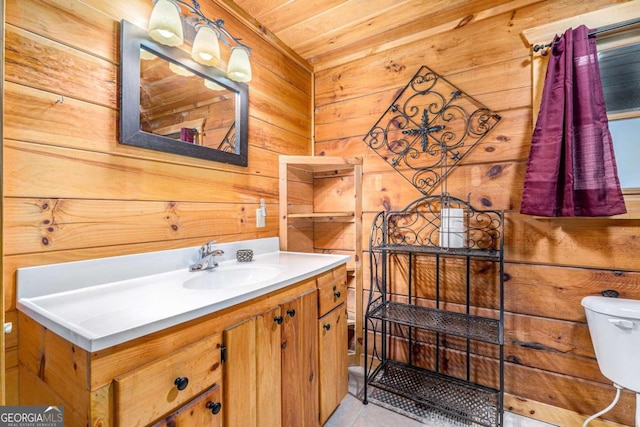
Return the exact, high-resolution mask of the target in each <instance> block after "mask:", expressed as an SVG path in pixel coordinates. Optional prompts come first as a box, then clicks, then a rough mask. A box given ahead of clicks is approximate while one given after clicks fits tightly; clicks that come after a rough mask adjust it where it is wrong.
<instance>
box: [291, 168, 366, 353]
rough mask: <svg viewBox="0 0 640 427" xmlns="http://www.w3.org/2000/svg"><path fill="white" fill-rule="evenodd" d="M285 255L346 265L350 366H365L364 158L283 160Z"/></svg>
mask: <svg viewBox="0 0 640 427" xmlns="http://www.w3.org/2000/svg"><path fill="white" fill-rule="evenodd" d="M279 174H280V250H283V251H295V252H315V253H339V254H345V255H349V256H350V257H351V260H350V261H349V262H347V276H348V283H347V307H346V308H347V322H346V324H347V327H348V341H349V354H348V364H349V365H350V366H362V364H363V362H362V342H363V337H362V331H363V300H362V243H361V239H360V236H361V235H362V158H360V157H333V156H280V172H279Z"/></svg>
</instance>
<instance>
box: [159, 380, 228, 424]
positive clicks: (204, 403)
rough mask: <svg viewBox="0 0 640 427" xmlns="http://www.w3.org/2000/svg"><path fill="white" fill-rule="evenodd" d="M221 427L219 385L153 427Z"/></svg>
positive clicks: (220, 392)
mask: <svg viewBox="0 0 640 427" xmlns="http://www.w3.org/2000/svg"><path fill="white" fill-rule="evenodd" d="M202 426H209V427H221V426H222V390H221V389H220V386H219V385H215V386H213V387H211V388H210V389H209V390H207V391H205V392H204V393H202V395H200V396H198V397H196V398H195V399H193V400H192V401H191V402H189V403H187V404H186V405H184V406H183V407H181V408H180V409H178V410H177V411H175V412H174V413H172V414H171V415H169V416H168V417H166V418H164V419H163V420H161V421H159V422H157V423H156V424H154V425H153V427H202Z"/></svg>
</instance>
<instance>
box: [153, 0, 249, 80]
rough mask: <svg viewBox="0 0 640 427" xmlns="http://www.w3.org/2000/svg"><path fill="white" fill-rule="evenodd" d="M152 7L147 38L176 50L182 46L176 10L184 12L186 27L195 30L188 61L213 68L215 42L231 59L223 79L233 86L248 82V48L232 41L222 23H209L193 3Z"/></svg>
mask: <svg viewBox="0 0 640 427" xmlns="http://www.w3.org/2000/svg"><path fill="white" fill-rule="evenodd" d="M153 3H154V6H153V11H152V12H151V18H150V19H149V37H151V38H152V39H153V40H155V41H157V42H158V43H161V44H164V45H166V46H180V45H181V44H182V43H183V42H184V36H183V29H182V19H181V15H180V7H181V6H184V7H185V8H187V9H188V10H189V11H190V12H191V15H189V16H186V17H185V20H186V22H187V23H189V24H191V25H193V26H194V27H195V28H196V31H197V32H196V36H195V38H194V40H193V48H192V49H191V57H192V58H193V60H194V61H196V62H198V63H200V64H202V65H206V66H216V65H218V64H219V63H220V45H219V44H218V39H220V40H222V42H223V43H224V44H225V45H227V46H230V47H231V57H230V58H229V64H228V66H227V77H229V78H230V79H231V80H234V81H237V82H249V81H251V63H250V62H249V55H250V54H251V48H250V47H249V46H247V45H245V44H244V43H242V42H240V39H238V38H236V37H234V36H233V35H231V33H229V31H227V29H226V28H224V21H223V20H222V19H216V20H211V19H209V18H207V17H206V16H205V15H204V13H203V12H202V11H201V10H200V4H198V2H197V0H191V4H189V3H187V2H186V1H182V0H153Z"/></svg>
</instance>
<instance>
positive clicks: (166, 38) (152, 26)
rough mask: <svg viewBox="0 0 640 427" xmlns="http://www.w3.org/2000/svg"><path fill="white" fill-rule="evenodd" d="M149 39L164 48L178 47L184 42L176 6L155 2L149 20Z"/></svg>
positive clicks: (165, 1)
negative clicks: (162, 45) (164, 46)
mask: <svg viewBox="0 0 640 427" xmlns="http://www.w3.org/2000/svg"><path fill="white" fill-rule="evenodd" d="M149 37H151V38H152V39H154V40H155V41H157V42H158V43H162V44H164V45H166V46H180V45H181V44H182V43H183V41H184V36H183V34H182V21H181V20H180V9H179V8H178V5H177V4H175V3H173V2H171V1H170V0H157V1H156V5H155V6H154V7H153V11H152V12H151V17H150V18H149Z"/></svg>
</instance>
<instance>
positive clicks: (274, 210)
mask: <svg viewBox="0 0 640 427" xmlns="http://www.w3.org/2000/svg"><path fill="white" fill-rule="evenodd" d="M201 6H202V8H203V10H204V12H205V13H206V14H207V15H208V16H209V17H211V18H222V19H224V20H225V22H226V24H225V25H226V27H227V28H228V29H229V30H230V31H231V33H233V34H235V35H237V36H238V37H241V38H242V39H243V41H244V42H245V43H247V44H248V45H250V46H251V47H252V48H253V53H252V56H251V62H252V69H253V80H252V81H251V82H250V83H249V146H250V147H249V165H248V167H246V168H244V167H238V166H231V165H225V164H221V163H214V162H210V161H204V160H199V159H192V158H189V157H180V156H176V155H170V154H165V153H161V152H155V151H151V150H144V149H140V148H134V147H128V146H124V145H119V144H118V141H117V126H118V78H117V76H118V67H119V50H118V40H119V26H120V20H121V19H126V20H128V21H130V22H132V23H134V24H136V25H138V26H140V27H143V28H146V26H147V24H148V17H149V15H150V13H151V7H152V4H151V0H127V1H111V0H6V22H5V30H6V51H5V54H6V62H5V80H4V87H5V98H4V101H5V115H4V145H3V153H2V154H3V156H4V170H3V179H4V198H3V207H4V217H3V218H4V229H3V245H4V258H3V261H4V270H3V278H4V285H5V286H4V298H5V304H6V305H5V309H6V316H7V321H13V324H14V325H16V311H15V310H16V304H15V275H16V269H17V268H20V267H27V266H34V265H42V264H50V263H57V262H65V261H74V260H83V259H88V258H97V257H103V256H115V255H124V254H131V253H139V252H146V251H155V250H163V249H172V248H180V247H188V246H196V245H199V244H201V243H204V242H205V241H207V240H211V239H215V240H217V241H219V242H225V241H231V240H246V239H253V238H262V237H272V236H277V235H278V221H277V217H278V155H279V154H288V155H309V154H311V136H310V135H311V99H312V96H311V83H312V80H311V76H312V75H311V71H310V68H305V67H304V66H301V65H299V63H298V62H296V61H294V60H292V59H291V58H290V57H289V56H287V55H285V54H284V53H283V51H282V50H281V49H278V48H276V47H274V46H273V45H272V44H270V43H268V42H266V41H265V40H264V39H263V38H262V37H260V36H259V35H258V34H256V33H255V32H253V31H252V30H251V29H249V28H248V27H247V26H246V25H245V24H244V23H243V22H240V20H239V19H237V18H235V17H234V16H231V15H230V14H229V13H226V12H225V9H223V8H221V7H219V6H218V5H217V4H215V3H213V2H201ZM261 198H264V199H265V201H266V203H267V212H268V215H267V223H266V227H265V228H259V229H257V228H256V226H255V224H256V219H255V210H256V208H257V207H258V206H259V200H260V199H261ZM6 356H7V357H6V361H7V372H6V384H7V394H6V403H7V404H16V403H17V396H18V392H17V366H18V361H17V332H16V328H14V332H13V333H12V334H10V335H8V336H7V341H6Z"/></svg>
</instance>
